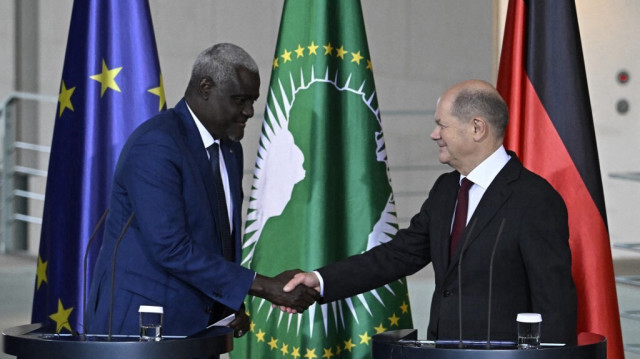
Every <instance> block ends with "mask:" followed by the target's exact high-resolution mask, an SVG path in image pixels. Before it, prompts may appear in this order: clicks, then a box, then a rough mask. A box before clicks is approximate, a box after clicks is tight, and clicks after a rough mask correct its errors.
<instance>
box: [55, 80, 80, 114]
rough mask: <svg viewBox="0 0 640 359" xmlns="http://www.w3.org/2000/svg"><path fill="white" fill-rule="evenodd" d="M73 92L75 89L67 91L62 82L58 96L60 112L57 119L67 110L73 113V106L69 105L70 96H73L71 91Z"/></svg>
mask: <svg viewBox="0 0 640 359" xmlns="http://www.w3.org/2000/svg"><path fill="white" fill-rule="evenodd" d="M75 90H76V88H75V87H72V88H70V89H68V88H67V87H66V86H65V85H64V81H62V88H61V89H60V94H59V95H58V102H60V111H59V114H58V117H62V113H63V112H64V110H65V109H67V108H68V109H70V110H71V111H73V104H72V103H71V95H73V91H75Z"/></svg>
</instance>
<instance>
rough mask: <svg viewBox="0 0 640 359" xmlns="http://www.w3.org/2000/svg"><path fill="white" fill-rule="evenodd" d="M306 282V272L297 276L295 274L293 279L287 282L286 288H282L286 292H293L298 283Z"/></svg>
mask: <svg viewBox="0 0 640 359" xmlns="http://www.w3.org/2000/svg"><path fill="white" fill-rule="evenodd" d="M302 283H304V274H303V273H298V274H296V275H295V276H293V278H291V280H290V281H289V282H288V283H287V284H285V286H284V288H282V290H283V291H285V292H287V293H288V292H291V291H292V290H294V289H295V288H296V287H297V286H298V285H300V284H302Z"/></svg>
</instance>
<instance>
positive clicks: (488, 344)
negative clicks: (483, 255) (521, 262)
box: [487, 217, 507, 349]
mask: <svg viewBox="0 0 640 359" xmlns="http://www.w3.org/2000/svg"><path fill="white" fill-rule="evenodd" d="M506 220H507V219H506V218H504V217H503V218H502V223H500V229H499V230H498V236H497V237H496V241H495V243H494V244H493V250H492V251H491V260H490V262H489V308H488V310H487V349H491V292H492V289H493V258H494V257H495V255H496V248H498V242H499V241H500V236H501V235H502V229H503V228H504V223H505V221H506Z"/></svg>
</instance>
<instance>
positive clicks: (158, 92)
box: [147, 74, 166, 111]
mask: <svg viewBox="0 0 640 359" xmlns="http://www.w3.org/2000/svg"><path fill="white" fill-rule="evenodd" d="M147 91H149V92H151V93H152V94H154V95H156V96H158V97H160V105H159V106H158V111H162V108H163V107H164V103H165V101H166V99H165V97H164V81H163V80H162V74H160V86H158V87H154V88H152V89H149V90H147Z"/></svg>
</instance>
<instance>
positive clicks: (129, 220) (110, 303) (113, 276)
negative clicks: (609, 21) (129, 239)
mask: <svg viewBox="0 0 640 359" xmlns="http://www.w3.org/2000/svg"><path fill="white" fill-rule="evenodd" d="M135 215H136V214H135V213H133V212H132V213H131V215H130V216H129V219H128V220H127V223H126V224H125V225H124V228H123V229H122V232H121V233H120V237H119V238H118V241H117V242H116V247H115V248H114V250H113V260H112V263H111V299H110V301H109V336H108V340H109V341H111V327H112V325H113V287H114V284H115V279H116V258H117V256H118V247H120V242H121V241H122V238H124V234H125V233H127V229H129V225H131V222H132V221H133V217H135Z"/></svg>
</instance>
